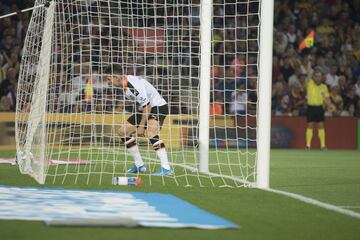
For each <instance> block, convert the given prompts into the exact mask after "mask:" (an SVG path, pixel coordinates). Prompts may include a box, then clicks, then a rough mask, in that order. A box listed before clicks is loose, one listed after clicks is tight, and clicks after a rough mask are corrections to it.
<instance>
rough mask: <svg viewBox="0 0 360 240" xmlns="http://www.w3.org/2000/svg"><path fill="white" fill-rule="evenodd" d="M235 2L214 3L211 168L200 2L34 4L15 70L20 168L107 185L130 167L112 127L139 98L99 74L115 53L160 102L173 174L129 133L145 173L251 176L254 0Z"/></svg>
mask: <svg viewBox="0 0 360 240" xmlns="http://www.w3.org/2000/svg"><path fill="white" fill-rule="evenodd" d="M45 2H46V1H45V0H37V1H36V3H35V5H40V4H44V3H45ZM233 2H234V1H224V0H219V1H216V0H214V3H213V19H212V20H213V21H212V38H213V39H212V70H211V72H212V77H211V80H209V81H211V90H210V94H211V103H210V107H211V116H210V126H211V129H210V146H211V148H210V152H209V155H210V157H209V170H210V174H201V173H199V172H198V171H197V168H198V165H199V162H198V149H197V135H198V125H199V123H198V109H199V74H200V69H199V66H200V61H201V59H200V0H182V1H180V0H151V1H150V0H136V1H127V0H54V1H51V4H50V6H49V7H40V8H37V9H35V10H34V12H33V15H32V19H31V23H30V25H29V30H28V33H27V37H26V41H25V46H24V54H23V59H22V65H21V73H20V77H19V89H18V103H17V119H16V121H17V131H16V136H17V157H18V162H19V165H20V169H21V170H22V171H23V172H25V173H30V174H31V175H32V176H34V177H35V178H36V179H37V180H38V181H39V182H42V181H43V180H45V176H47V178H46V179H47V181H50V182H68V181H69V182H86V183H90V182H96V183H103V184H109V183H111V177H114V176H124V175H127V174H126V170H127V169H128V168H130V166H131V165H132V164H133V159H132V158H131V157H130V156H129V155H128V154H127V151H126V148H125V146H124V145H123V144H121V143H120V140H119V136H118V135H117V130H118V128H119V127H120V126H121V125H122V124H124V123H125V121H126V119H127V117H129V116H130V115H131V112H133V111H134V110H136V109H137V107H136V106H134V104H133V103H132V102H130V101H128V100H126V99H125V97H124V94H123V93H122V92H121V91H120V90H119V89H117V88H114V87H109V86H108V85H107V83H106V81H105V79H104V71H105V69H106V68H107V67H108V66H109V65H110V64H114V63H116V64H120V65H121V66H123V69H124V71H126V73H127V74H129V75H138V76H143V77H145V78H146V79H147V80H148V81H149V82H150V83H152V84H153V85H154V86H155V87H156V88H157V89H158V91H159V92H160V93H161V95H162V96H163V97H164V98H165V99H166V101H167V102H168V104H169V110H170V114H169V116H168V117H167V119H166V120H165V123H164V126H163V128H162V130H161V138H162V139H163V140H164V142H165V145H166V149H167V152H168V157H169V160H170V163H171V166H172V168H173V169H174V175H173V176H171V177H155V176H152V174H151V173H152V172H154V171H155V170H156V169H157V168H158V166H159V160H157V157H156V155H155V153H154V150H152V148H151V147H150V146H149V144H148V139H147V138H138V139H137V140H138V143H139V146H140V149H141V154H142V156H143V158H144V160H145V163H146V164H147V166H148V168H149V170H150V171H149V172H147V173H146V174H143V175H142V178H143V180H144V181H145V182H149V183H150V184H151V183H154V182H161V183H163V184H164V183H169V184H170V183H173V184H178V185H192V184H196V185H216V186H219V185H232V186H242V185H244V183H245V184H249V183H254V182H255V170H256V110H257V93H256V92H257V77H258V73H257V65H258V64H257V63H258V35H259V34H258V32H259V11H260V9H259V1H251V0H247V1H245V0H244V1H240V0H238V1H236V2H237V3H233ZM52 8H53V11H50V10H49V9H52ZM49 14H50V15H53V18H52V17H50V16H49ZM49 21H51V22H49ZM46 26H48V27H47V30H46V31H44V29H45V28H46ZM50 26H51V27H50ZM49 29H50V30H49ZM49 31H50V32H49ZM46 39H48V40H49V39H50V40H51V46H49V47H48V48H45V47H44V46H45V45H46V44H43V43H44V41H47V40H46ZM46 56H48V57H49V60H48V61H47V62H46V59H45V57H46ZM42 58H44V59H42ZM41 59H42V60H41ZM39 65H40V66H39ZM44 67H45V68H48V71H49V73H48V76H46V71H44V70H42V69H43V68H44ZM44 74H45V75H44ZM44 94H45V95H46V96H44ZM38 99H42V101H40V100H38ZM39 101H40V102H41V103H42V105H41V104H40V105H39V103H38V102H39ZM32 132H33V134H31V133H32ZM55 160H58V161H59V160H60V161H63V163H65V164H60V165H59V164H58V165H56V164H53V162H54V161H55ZM36 166H41V167H36Z"/></svg>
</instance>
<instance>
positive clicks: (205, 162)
mask: <svg viewBox="0 0 360 240" xmlns="http://www.w3.org/2000/svg"><path fill="white" fill-rule="evenodd" d="M200 6H201V10H200V51H201V55H200V106H199V108H200V109H199V171H200V172H202V173H208V172H209V121H210V116H209V114H210V68H211V22H212V0H201V5H200Z"/></svg>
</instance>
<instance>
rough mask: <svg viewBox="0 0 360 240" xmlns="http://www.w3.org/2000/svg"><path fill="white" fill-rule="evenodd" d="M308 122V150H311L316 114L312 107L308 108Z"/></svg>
mask: <svg viewBox="0 0 360 240" xmlns="http://www.w3.org/2000/svg"><path fill="white" fill-rule="evenodd" d="M306 120H307V127H306V149H310V148H311V141H312V137H313V131H314V130H313V129H314V112H313V108H312V107H311V106H308V108H307V111H306Z"/></svg>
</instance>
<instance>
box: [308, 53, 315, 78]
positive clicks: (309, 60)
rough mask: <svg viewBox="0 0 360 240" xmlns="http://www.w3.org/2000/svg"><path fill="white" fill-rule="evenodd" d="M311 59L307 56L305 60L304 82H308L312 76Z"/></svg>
mask: <svg viewBox="0 0 360 240" xmlns="http://www.w3.org/2000/svg"><path fill="white" fill-rule="evenodd" d="M311 65H312V57H311V55H309V56H308V59H307V67H306V71H307V79H306V81H309V79H311V78H312V74H313V71H314V70H313V69H312V66H311Z"/></svg>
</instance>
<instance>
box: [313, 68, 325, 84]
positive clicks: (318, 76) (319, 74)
mask: <svg viewBox="0 0 360 240" xmlns="http://www.w3.org/2000/svg"><path fill="white" fill-rule="evenodd" d="M322 77H323V76H322V72H321V71H320V70H317V69H316V70H315V71H314V73H313V79H314V82H315V83H316V84H318V85H319V84H321V83H322Z"/></svg>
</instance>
